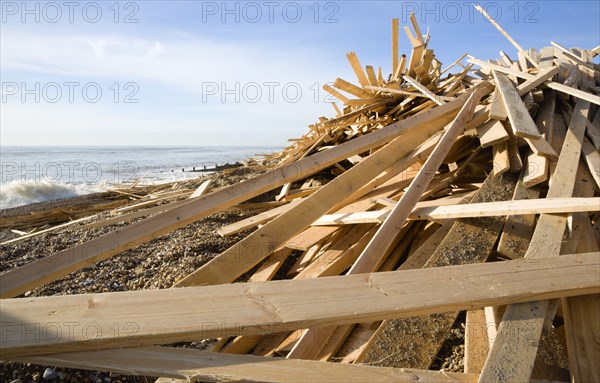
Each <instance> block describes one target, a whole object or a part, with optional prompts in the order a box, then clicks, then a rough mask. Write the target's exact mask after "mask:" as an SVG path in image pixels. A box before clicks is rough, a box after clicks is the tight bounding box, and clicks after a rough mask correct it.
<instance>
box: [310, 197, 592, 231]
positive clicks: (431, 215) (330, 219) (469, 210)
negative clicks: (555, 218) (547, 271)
mask: <svg viewBox="0 0 600 383" xmlns="http://www.w3.org/2000/svg"><path fill="white" fill-rule="evenodd" d="M588 211H589V212H592V211H600V198H538V199H528V200H513V201H502V202H482V203H473V204H462V205H448V206H445V205H441V206H428V207H420V206H419V204H417V205H416V208H415V209H414V210H413V211H412V213H410V215H409V216H408V219H412V220H422V219H429V220H439V219H452V218H475V217H497V216H503V215H528V214H556V213H575V212H588ZM389 214H390V210H378V211H363V212H356V213H346V214H344V213H336V214H327V215H324V216H323V217H321V218H319V219H318V220H317V221H315V222H314V223H313V226H326V225H354V224H359V223H382V222H383V221H384V220H385V219H386V218H387V216H388V215H389Z"/></svg>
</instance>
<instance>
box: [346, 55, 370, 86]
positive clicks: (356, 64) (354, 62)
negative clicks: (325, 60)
mask: <svg viewBox="0 0 600 383" xmlns="http://www.w3.org/2000/svg"><path fill="white" fill-rule="evenodd" d="M346 57H347V58H348V61H349V62H350V65H351V66H352V70H353V71H354V74H356V78H357V79H358V82H359V83H360V85H361V86H368V85H369V80H368V79H367V76H366V75H365V72H364V70H363V68H362V65H360V61H358V57H357V56H356V53H354V52H348V53H346Z"/></svg>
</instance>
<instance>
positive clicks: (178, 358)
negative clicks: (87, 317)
mask: <svg viewBox="0 0 600 383" xmlns="http://www.w3.org/2000/svg"><path fill="white" fill-rule="evenodd" d="M27 360H28V361H31V362H33V363H37V364H43V365H51V366H60V367H67V368H77V369H87V370H92V371H111V372H115V373H117V374H126V375H129V374H136V375H141V376H167V377H168V378H166V379H168V380H166V381H169V382H173V381H174V380H171V379H184V380H183V382H196V381H210V382H216V381H219V382H221V381H244V382H273V383H275V382H289V381H290V379H291V380H293V381H294V382H298V383H314V382H337V383H347V382H363V383H371V382H373V383H376V382H382V383H383V382H391V381H393V382H398V383H412V382H414V381H415V379H419V381H426V382H432V383H449V382H454V383H474V382H475V381H476V379H477V377H476V375H474V374H461V373H452V372H439V371H427V370H413V369H411V370H405V369H401V368H388V367H371V366H365V365H348V364H345V365H344V364H339V363H324V362H315V361H304V360H292V359H283V358H267V357H260V356H252V355H232V354H219V353H215V352H210V351H199V350H191V349H183V348H172V347H143V348H139V349H135V350H128V349H116V350H101V351H86V352H79V353H63V354H55V355H50V356H38V357H30V358H28V359H27ZM160 381H161V382H163V383H164V380H162V379H161V380H160ZM175 382H178V383H180V382H182V381H180V380H177V381H175Z"/></svg>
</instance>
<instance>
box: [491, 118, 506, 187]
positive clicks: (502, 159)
mask: <svg viewBox="0 0 600 383" xmlns="http://www.w3.org/2000/svg"><path fill="white" fill-rule="evenodd" d="M502 130H504V128H502ZM492 157H493V161H494V167H493V172H494V174H495V175H499V174H502V173H505V172H507V171H509V170H510V158H509V155H508V146H507V145H506V142H500V143H498V144H495V145H494V146H492Z"/></svg>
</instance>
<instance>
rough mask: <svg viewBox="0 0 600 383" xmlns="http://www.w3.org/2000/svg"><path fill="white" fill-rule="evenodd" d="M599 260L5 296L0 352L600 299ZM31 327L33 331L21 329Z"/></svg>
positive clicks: (586, 257)
mask: <svg viewBox="0 0 600 383" xmlns="http://www.w3.org/2000/svg"><path fill="white" fill-rule="evenodd" d="M599 255H600V253H588V254H575V255H565V256H561V257H554V258H548V259H540V260H538V261H536V262H530V261H528V260H514V261H506V262H501V263H488V264H475V265H461V266H448V267H437V268H431V269H429V270H424V269H421V270H403V271H393V272H382V273H371V274H359V275H344V276H340V277H325V278H312V279H303V280H295V281H289V280H283V281H272V282H258V283H235V284H227V285H220V286H203V287H192V288H187V289H164V290H146V291H129V292H116V293H100V294H82V295H70V296H52V297H43V298H28V299H7V300H3V301H2V318H1V327H0V328H1V330H2V337H1V339H0V346H1V347H2V350H3V356H2V357H3V358H4V359H5V360H10V359H13V358H16V357H19V356H26V355H40V354H48V353H57V352H68V351H80V350H90V349H104V348H113V347H114V346H115V344H116V343H115V342H118V345H119V347H132V346H136V347H137V346H143V345H149V344H162V343H174V342H179V341H190V340H194V339H206V338H212V337H215V336H218V337H224V336H231V335H239V334H245V335H258V334H264V333H275V332H280V330H282V329H286V330H292V329H297V328H306V327H308V326H311V325H315V324H332V323H335V324H346V323H355V322H367V321H374V320H380V319H390V318H399V317H406V316H414V315H423V314H428V313H434V312H444V311H447V310H464V309H476V308H481V307H485V306H491V305H500V304H506V303H508V302H528V301H532V300H540V299H552V298H558V297H567V296H575V295H585V294H596V293H600V281H599V280H598V278H597V276H598V275H597V274H598V272H599V271H600V258H599V257H598V256H599ZM481 286H493V287H494V288H493V289H482V288H481ZM315 296H318V297H319V299H318V301H315V300H314V297H315ZM198 302H211V305H198V304H197V303H198ZM215 307H216V308H218V309H217V310H215ZM159 308H160V309H159ZM115 318H126V320H127V323H128V324H129V325H126V324H120V326H123V328H122V332H121V331H119V332H116V331H115V330H114V326H115ZM89 320H93V322H94V325H93V326H94V330H93V334H92V335H90V331H89V329H88V326H84V325H83V324H82V325H81V327H82V328H85V329H87V330H85V331H82V328H79V329H77V328H74V329H73V331H69V332H67V331H61V332H60V333H58V332H53V333H52V334H53V336H52V337H50V336H42V331H49V330H48V326H55V325H56V324H63V323H70V324H73V323H82V321H83V323H89ZM32 324H33V325H34V327H33V330H31V327H26V326H31V325H32ZM74 326H75V325H74ZM77 327H78V326H77ZM25 330H27V331H25ZM36 334H37V335H38V336H36ZM54 335H55V336H54Z"/></svg>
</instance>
